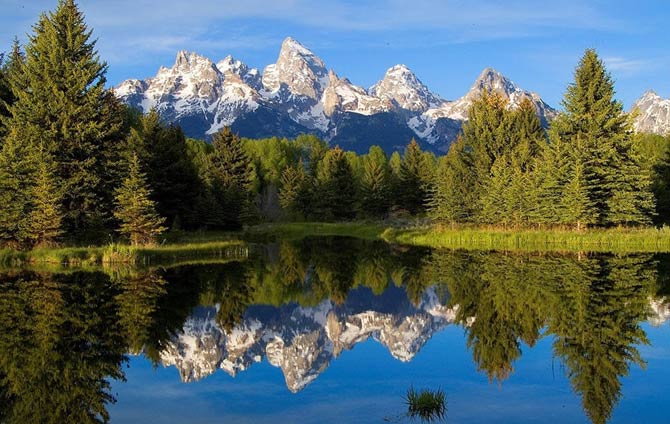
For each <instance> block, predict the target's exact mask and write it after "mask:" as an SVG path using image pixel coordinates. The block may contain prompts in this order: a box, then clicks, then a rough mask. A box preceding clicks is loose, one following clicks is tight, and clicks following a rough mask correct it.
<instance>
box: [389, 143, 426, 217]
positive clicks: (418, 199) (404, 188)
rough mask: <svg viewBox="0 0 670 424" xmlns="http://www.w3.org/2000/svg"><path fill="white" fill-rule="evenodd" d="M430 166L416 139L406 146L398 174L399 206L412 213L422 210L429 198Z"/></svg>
mask: <svg viewBox="0 0 670 424" xmlns="http://www.w3.org/2000/svg"><path fill="white" fill-rule="evenodd" d="M430 179H431V175H430V168H429V166H428V164H427V163H426V160H425V156H424V155H423V152H422V151H421V148H420V147H419V144H418V143H417V142H416V140H414V139H412V141H410V143H409V144H408V145H407V147H406V148H405V152H404V154H403V157H402V162H401V163H400V171H399V175H398V191H397V197H398V201H399V206H400V207H402V208H404V209H406V210H407V211H409V212H410V213H412V214H416V213H419V212H422V211H423V210H424V207H425V205H426V201H427V198H428V191H429V189H430V187H429V185H428V184H429V182H430Z"/></svg>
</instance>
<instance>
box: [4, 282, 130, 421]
mask: <svg viewBox="0 0 670 424" xmlns="http://www.w3.org/2000/svg"><path fill="white" fill-rule="evenodd" d="M0 285H1V286H2V287H1V289H0V317H1V318H0V322H2V323H3V324H2V325H3V329H2V331H0V375H2V376H3V379H2V383H3V384H2V385H3V389H2V390H3V391H4V393H3V394H2V396H4V397H5V398H6V399H7V398H8V399H9V401H8V402H6V403H5V402H3V403H2V405H3V406H2V407H0V409H3V411H2V413H1V415H2V416H4V421H5V422H8V423H64V422H76V423H97V422H107V421H109V414H108V412H107V410H106V405H107V404H108V403H112V402H114V401H115V399H114V397H113V396H112V394H111V392H110V388H111V383H110V380H112V379H123V378H124V375H123V373H122V371H121V363H122V362H124V361H125V356H124V351H125V346H124V343H123V337H122V335H121V331H120V328H119V325H118V320H117V306H116V303H115V301H114V298H115V295H116V293H115V291H114V288H113V287H112V285H111V284H109V277H108V276H106V275H105V274H102V273H83V272H75V273H71V274H54V275H45V274H36V273H20V274H18V275H6V274H5V275H3V276H2V280H1V282H0Z"/></svg>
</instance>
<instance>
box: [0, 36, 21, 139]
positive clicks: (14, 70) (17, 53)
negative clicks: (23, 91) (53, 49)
mask: <svg viewBox="0 0 670 424" xmlns="http://www.w3.org/2000/svg"><path fill="white" fill-rule="evenodd" d="M24 62H25V56H24V54H23V52H22V51H21V45H20V44H19V40H18V38H15V39H14V44H13V45H12V51H11V53H10V55H9V57H7V56H5V55H4V54H2V55H0V144H2V139H3V137H5V135H6V133H7V123H8V122H9V118H10V117H11V114H10V112H9V107H10V106H11V105H12V104H14V102H15V101H16V95H14V92H13V91H12V85H13V84H12V82H13V83H14V86H15V87H19V86H21V85H22V80H21V70H22V67H23V64H24Z"/></svg>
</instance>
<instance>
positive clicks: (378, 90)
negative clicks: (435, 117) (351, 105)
mask: <svg viewBox="0 0 670 424" xmlns="http://www.w3.org/2000/svg"><path fill="white" fill-rule="evenodd" d="M369 92H370V94H372V95H373V96H376V97H379V98H381V99H387V100H391V101H393V102H394V103H395V104H396V105H397V106H398V107H399V108H401V109H406V110H410V111H413V112H423V111H425V110H427V109H429V108H430V107H434V106H437V105H438V104H440V103H442V102H443V100H442V99H441V98H440V97H439V96H437V95H435V94H434V93H432V92H431V91H430V90H429V89H428V87H426V86H425V85H424V84H423V83H422V82H421V80H419V78H417V76H416V75H415V74H414V72H412V71H411V70H410V69H409V68H408V67H407V66H406V65H403V64H398V65H394V66H392V67H390V68H389V69H387V70H386V73H385V74H384V78H382V79H381V80H380V81H379V82H377V84H375V85H373V86H372V87H370V90H369Z"/></svg>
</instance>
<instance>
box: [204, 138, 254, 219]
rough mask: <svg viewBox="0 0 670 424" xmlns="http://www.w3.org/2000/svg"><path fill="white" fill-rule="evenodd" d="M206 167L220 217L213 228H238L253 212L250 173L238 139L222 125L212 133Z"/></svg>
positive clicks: (246, 157) (248, 164) (250, 168)
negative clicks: (217, 130)
mask: <svg viewBox="0 0 670 424" xmlns="http://www.w3.org/2000/svg"><path fill="white" fill-rule="evenodd" d="M212 144H213V146H214V151H213V152H212V156H211V163H210V167H209V171H208V172H209V178H208V181H209V184H210V185H209V190H210V191H211V193H212V194H213V196H214V198H215V199H216V201H217V202H218V203H219V204H220V205H221V209H222V211H223V214H222V215H223V220H222V221H221V222H217V223H216V226H217V227H222V228H240V227H241V226H242V224H243V223H245V222H249V221H250V219H252V218H253V215H254V213H255V204H254V203H253V198H252V192H251V187H252V184H253V179H254V174H253V169H252V167H251V160H250V158H249V157H248V156H247V154H246V152H245V150H244V145H243V144H242V140H241V139H240V138H239V137H238V136H237V135H235V134H233V133H232V131H231V130H230V128H228V127H225V128H224V129H223V130H221V131H219V132H218V133H216V134H215V135H214V138H213V140H212Z"/></svg>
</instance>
